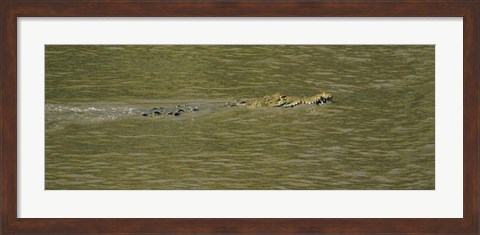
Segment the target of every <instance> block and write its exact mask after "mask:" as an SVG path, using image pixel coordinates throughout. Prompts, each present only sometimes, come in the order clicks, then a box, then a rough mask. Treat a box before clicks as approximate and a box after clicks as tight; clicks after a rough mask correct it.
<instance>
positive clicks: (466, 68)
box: [0, 0, 480, 234]
mask: <svg viewBox="0 0 480 235" xmlns="http://www.w3.org/2000/svg"><path fill="white" fill-rule="evenodd" d="M479 9H480V2H479V1H477V0H472V1H466V0H463V1H456V0H439V1H431V0H418V1H412V0H406V1H398V2H396V1H375V0H370V1H369V0H367V1H278V2H269V1H255V0H253V1H245V2H241V1H227V0H222V1H193V0H187V1H178V2H174V1H109V0H105V1H101V0H98V1H94V0H72V1H67V0H57V1H52V0H38V1H29V0H18V1H13V0H6V1H3V2H2V5H1V112H0V113H1V195H2V198H1V216H2V229H1V231H2V234H20V233H21V234H27V233H28V234H29V233H32V234H33V233H43V234H54V233H77V234H90V233H122V234H132V233H349V234H351V233H461V234H478V232H479V217H478V212H479V211H478V208H479V204H478V199H479V188H478V184H479V181H478V179H479V171H478V166H479V133H480V127H479V116H478V114H479V111H480V108H479V107H480V106H479V80H480V77H479V27H480V25H479V17H480V10H479ZM58 16H62V17H73V16H75V17H120V16H121V17H166V16H168V17H180V16H189V17H205V16H223V17H229V16H240V17H252V16H261V17H273V16H278V17H280V16H282V17H286V16H287V17H313V16H330V17H462V18H463V22H464V27H463V28H464V31H463V42H464V49H463V50H464V51H463V59H464V60H463V76H464V77H463V89H464V90H463V93H464V97H463V105H464V109H463V110H464V113H463V125H464V126H463V135H464V139H463V140H464V142H463V150H464V151H463V177H464V178H463V190H464V191H463V215H464V216H463V218H458V219H456V218H450V219H449V218H442V219H440V218H438V219H436V218H408V219H405V218H402V219H387V218H375V219H362V218H348V219H330V218H328V219H327V218H325V219H296V218H295V219H294V218H285V219H253V218H249V219H246V218H245V219H225V218H223V219H222V218H219V219H194V218H188V219H178V218H175V219H137V218H132V219H93V218H92V219H70V218H68V219H67V218H64V219H49V218H42V219H22V218H17V79H16V78H17V17H58Z"/></svg>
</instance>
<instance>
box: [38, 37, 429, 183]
mask: <svg viewBox="0 0 480 235" xmlns="http://www.w3.org/2000/svg"><path fill="white" fill-rule="evenodd" d="M434 54H435V48H434V46H412V45H410V46H404V45H397V46H391V45H378V46H353V45H352V46H340V45H339V46H333V45H332V46H320V45H309V46H306V45H304V46H301V45H298V46H294V45H290V46H279V45H276V46H266V45H259V46H232V45H230V46H212V45H210V46H118V45H116V46H67V45H65V46H61V45H48V46H46V50H45V58H46V91H45V97H46V104H45V105H46V107H45V115H46V117H45V120H46V121H45V126H46V136H45V138H46V146H45V148H46V160H45V161H46V162H45V164H46V169H45V180H46V189H47V190H55V189H152V190H153V189H252V190H253V189H255V190H259V189H309V190H310V189H314V190H332V189H362V190H363V189H415V190H417V189H434V188H435V149H434V144H435V119H434V118H435V106H434V104H435V100H434V98H435V97H434V92H435V84H434V82H435V79H434V76H435V75H434ZM320 91H329V92H331V93H333V95H334V102H333V103H329V104H324V105H320V106H312V105H309V106H307V105H304V106H297V107H295V108H256V109H251V108H246V107H232V108H218V107H221V106H222V104H224V103H225V102H227V101H234V100H236V99H240V98H254V97H262V96H264V95H270V94H274V93H277V92H280V93H283V94H286V95H289V96H308V95H313V94H316V93H318V92H320ZM178 104H192V105H198V106H199V107H200V108H201V110H200V111H199V112H195V113H185V114H182V115H180V116H179V117H173V118H145V117H142V116H141V115H140V114H141V113H142V112H143V111H148V110H149V109H151V108H153V107H159V106H164V107H172V106H175V105H178ZM212 107H215V108H212Z"/></svg>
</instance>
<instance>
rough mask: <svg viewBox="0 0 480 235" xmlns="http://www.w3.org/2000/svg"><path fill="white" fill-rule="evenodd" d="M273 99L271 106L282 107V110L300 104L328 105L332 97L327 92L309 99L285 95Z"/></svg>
mask: <svg viewBox="0 0 480 235" xmlns="http://www.w3.org/2000/svg"><path fill="white" fill-rule="evenodd" d="M274 97H275V104H274V105H273V106H274V107H284V108H289V107H295V106H297V105H300V104H317V105H320V104H323V103H328V102H332V98H333V95H332V94H331V93H328V92H322V93H318V94H316V95H314V96H309V97H302V98H299V97H289V96H286V95H278V96H274Z"/></svg>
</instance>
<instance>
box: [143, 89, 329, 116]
mask: <svg viewBox="0 0 480 235" xmlns="http://www.w3.org/2000/svg"><path fill="white" fill-rule="evenodd" d="M332 101H333V95H332V94H331V93H328V92H321V93H318V94H316V95H313V96H307V97H295V96H286V95H283V94H280V93H276V94H273V95H268V96H264V97H261V98H253V99H241V100H236V101H235V102H227V103H225V105H223V106H222V107H235V106H246V107H248V108H257V107H277V108H292V107H295V106H298V105H302V104H310V105H311V104H315V105H321V104H324V103H330V102H332ZM199 110H200V109H199V107H198V106H191V105H188V104H184V105H177V106H175V107H173V108H164V107H160V108H153V109H150V110H149V111H148V112H144V113H142V114H141V115H142V116H144V117H176V116H180V115H181V114H182V113H188V112H197V111H199Z"/></svg>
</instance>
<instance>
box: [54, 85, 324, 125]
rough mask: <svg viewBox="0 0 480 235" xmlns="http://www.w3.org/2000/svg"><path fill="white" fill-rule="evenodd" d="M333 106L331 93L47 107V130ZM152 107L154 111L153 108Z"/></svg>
mask: <svg viewBox="0 0 480 235" xmlns="http://www.w3.org/2000/svg"><path fill="white" fill-rule="evenodd" d="M329 102H332V95H331V94H330V93H326V92H322V93H319V94H317V95H314V96H310V97H292V96H286V95H282V94H278V93H277V94H273V95H268V96H264V97H260V98H251V99H238V100H234V101H228V100H144V101H142V102H138V103H94V104H90V105H85V104H79V105H76V104H68V105H67V104H46V106H45V120H46V129H47V130H55V129H59V128H62V127H64V126H65V125H68V124H82V123H88V122H102V121H112V120H117V119H122V118H135V119H137V118H142V117H152V118H161V119H165V120H176V119H179V118H182V117H192V118H197V117H201V116H203V115H209V114H211V113H215V112H218V111H220V110H231V109H246V110H252V111H253V109H262V108H263V109H270V108H294V107H296V106H300V105H321V104H324V103H329ZM152 107H153V108H152Z"/></svg>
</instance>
